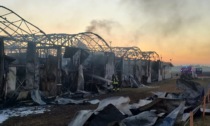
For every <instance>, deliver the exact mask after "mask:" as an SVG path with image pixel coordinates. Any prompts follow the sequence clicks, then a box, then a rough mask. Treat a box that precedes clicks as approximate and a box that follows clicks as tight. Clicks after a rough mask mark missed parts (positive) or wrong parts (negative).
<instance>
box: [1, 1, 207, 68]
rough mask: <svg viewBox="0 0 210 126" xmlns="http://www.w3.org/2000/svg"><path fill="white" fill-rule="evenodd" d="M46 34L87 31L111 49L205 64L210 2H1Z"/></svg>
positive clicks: (180, 61) (166, 59)
mask: <svg viewBox="0 0 210 126" xmlns="http://www.w3.org/2000/svg"><path fill="white" fill-rule="evenodd" d="M0 5H3V6H5V7H7V8H9V9H11V10H13V11H14V12H16V13H17V14H19V15H20V16H21V17H23V18H24V19H26V20H27V21H29V22H31V23H32V24H34V25H36V26H38V27H39V28H40V29H42V30H43V31H44V32H45V33H47V34H48V33H67V34H74V33H79V32H85V31H91V32H95V33H97V34H99V35H100V36H101V37H102V38H104V39H105V40H106V41H107V42H108V43H111V46H137V47H139V48H140V49H141V50H142V51H156V52H157V53H158V54H159V55H160V57H162V60H164V61H166V62H169V61H170V59H171V61H172V63H173V64H175V65H189V64H201V65H210V34H209V33H210V16H209V12H210V1H209V0H0Z"/></svg>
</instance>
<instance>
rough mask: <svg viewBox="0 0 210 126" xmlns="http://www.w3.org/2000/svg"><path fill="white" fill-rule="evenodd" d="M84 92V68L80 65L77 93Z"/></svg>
mask: <svg viewBox="0 0 210 126" xmlns="http://www.w3.org/2000/svg"><path fill="white" fill-rule="evenodd" d="M78 90H82V91H83V90H84V76H83V66H82V65H79V70H78V81H77V91H78Z"/></svg>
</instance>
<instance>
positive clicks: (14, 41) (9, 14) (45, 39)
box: [0, 6, 111, 52]
mask: <svg viewBox="0 0 210 126" xmlns="http://www.w3.org/2000/svg"><path fill="white" fill-rule="evenodd" d="M0 36H4V40H5V41H6V43H5V46H8V47H11V48H15V47H23V46H25V45H27V44H23V43H24V42H36V43H39V44H38V46H43V45H48V46H49V45H60V46H76V47H79V46H81V42H82V43H83V44H82V45H84V46H86V47H88V49H89V50H91V51H109V52H110V51H111V48H110V46H109V45H108V44H107V42H106V41H105V40H104V39H103V38H102V37H101V36H99V35H98V34H95V33H92V32H82V33H78V34H48V35H46V34H45V32H43V31H42V30H41V29H39V28H38V27H37V26H35V25H33V24H32V23H30V22H28V21H26V20H25V19H23V18H22V17H21V16H19V15H18V14H17V13H15V12H14V11H12V10H10V9H8V8H6V7H4V6H0ZM84 46H82V47H84Z"/></svg>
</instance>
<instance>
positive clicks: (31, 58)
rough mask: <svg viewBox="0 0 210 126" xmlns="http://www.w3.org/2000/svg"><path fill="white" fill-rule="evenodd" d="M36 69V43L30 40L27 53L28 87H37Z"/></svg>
mask: <svg viewBox="0 0 210 126" xmlns="http://www.w3.org/2000/svg"><path fill="white" fill-rule="evenodd" d="M35 71H36V43H32V42H28V47H27V54H26V89H28V90H32V89H34V88H35V89H36V88H38V87H37V84H36V83H35V73H36V72H35Z"/></svg>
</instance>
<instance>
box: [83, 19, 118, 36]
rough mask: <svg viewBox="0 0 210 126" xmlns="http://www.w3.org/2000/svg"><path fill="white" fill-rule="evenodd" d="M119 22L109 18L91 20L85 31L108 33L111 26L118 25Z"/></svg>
mask: <svg viewBox="0 0 210 126" xmlns="http://www.w3.org/2000/svg"><path fill="white" fill-rule="evenodd" d="M118 26H119V23H117V22H115V21H111V20H92V21H91V22H90V25H89V26H87V27H86V31H87V32H95V33H102V32H103V34H108V35H110V33H111V30H112V29H113V27H118Z"/></svg>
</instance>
